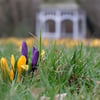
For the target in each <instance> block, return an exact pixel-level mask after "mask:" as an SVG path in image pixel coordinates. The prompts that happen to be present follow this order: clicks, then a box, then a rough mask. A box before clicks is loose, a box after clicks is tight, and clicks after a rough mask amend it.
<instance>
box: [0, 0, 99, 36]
mask: <svg viewBox="0 0 100 100" xmlns="http://www.w3.org/2000/svg"><path fill="white" fill-rule="evenodd" d="M73 1H74V2H76V3H77V4H78V5H79V6H80V8H82V9H83V10H84V11H85V12H86V24H87V27H86V33H87V34H86V37H88V38H90V37H96V38H99V37H100V13H99V12H100V0H0V37H11V36H12V37H14V36H16V37H28V36H29V34H28V33H29V32H32V33H33V34H35V33H36V13H37V11H38V10H39V7H40V5H41V4H44V3H50V4H54V3H55V4H56V3H67V2H73Z"/></svg>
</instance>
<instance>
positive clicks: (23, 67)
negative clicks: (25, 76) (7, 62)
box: [17, 55, 29, 82]
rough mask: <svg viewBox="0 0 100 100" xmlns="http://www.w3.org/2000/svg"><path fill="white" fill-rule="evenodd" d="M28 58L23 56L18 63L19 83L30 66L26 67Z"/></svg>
mask: <svg viewBox="0 0 100 100" xmlns="http://www.w3.org/2000/svg"><path fill="white" fill-rule="evenodd" d="M26 61H27V59H26V57H25V56H24V55H22V56H21V57H20V58H19V59H18V62H17V69H18V82H20V79H21V74H22V73H23V71H24V70H26V71H28V69H29V66H28V65H26Z"/></svg>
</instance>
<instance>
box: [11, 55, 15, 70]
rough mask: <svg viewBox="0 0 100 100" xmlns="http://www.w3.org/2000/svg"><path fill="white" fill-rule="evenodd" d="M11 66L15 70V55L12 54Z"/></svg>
mask: <svg viewBox="0 0 100 100" xmlns="http://www.w3.org/2000/svg"><path fill="white" fill-rule="evenodd" d="M11 66H12V69H13V70H15V57H14V55H13V54H12V55H11Z"/></svg>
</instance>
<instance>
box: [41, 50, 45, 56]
mask: <svg viewBox="0 0 100 100" xmlns="http://www.w3.org/2000/svg"><path fill="white" fill-rule="evenodd" d="M41 56H42V58H43V57H44V56H45V50H42V52H41Z"/></svg>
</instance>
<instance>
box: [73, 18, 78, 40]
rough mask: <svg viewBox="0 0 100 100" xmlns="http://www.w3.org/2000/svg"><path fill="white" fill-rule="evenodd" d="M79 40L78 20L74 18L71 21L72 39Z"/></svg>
mask: <svg viewBox="0 0 100 100" xmlns="http://www.w3.org/2000/svg"><path fill="white" fill-rule="evenodd" d="M78 38H79V25H78V18H77V17H76V18H74V20H73V39H78Z"/></svg>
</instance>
